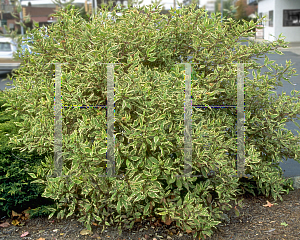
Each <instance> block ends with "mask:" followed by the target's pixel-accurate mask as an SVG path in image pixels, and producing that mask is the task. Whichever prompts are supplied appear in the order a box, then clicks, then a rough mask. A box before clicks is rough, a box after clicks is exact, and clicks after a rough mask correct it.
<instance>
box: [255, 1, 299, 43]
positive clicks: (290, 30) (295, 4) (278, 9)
mask: <svg viewBox="0 0 300 240" xmlns="http://www.w3.org/2000/svg"><path fill="white" fill-rule="evenodd" d="M292 9H300V1H299V0H262V1H259V2H258V8H257V11H258V13H262V14H263V16H264V15H266V16H267V19H269V11H271V10H273V27H270V26H269V22H264V23H263V25H264V39H265V40H269V41H274V40H276V39H278V37H279V34H280V33H282V35H283V36H285V37H286V38H285V41H287V42H300V26H288V27H284V26H283V10H292ZM270 34H272V35H274V36H275V37H272V36H270Z"/></svg>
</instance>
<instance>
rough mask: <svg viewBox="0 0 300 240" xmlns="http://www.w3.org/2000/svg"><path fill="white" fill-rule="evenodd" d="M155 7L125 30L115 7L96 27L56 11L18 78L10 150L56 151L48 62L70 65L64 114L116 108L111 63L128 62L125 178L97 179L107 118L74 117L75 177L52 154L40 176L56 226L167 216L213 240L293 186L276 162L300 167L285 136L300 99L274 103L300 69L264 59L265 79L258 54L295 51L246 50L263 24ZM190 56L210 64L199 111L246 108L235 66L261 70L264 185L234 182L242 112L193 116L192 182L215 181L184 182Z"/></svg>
mask: <svg viewBox="0 0 300 240" xmlns="http://www.w3.org/2000/svg"><path fill="white" fill-rule="evenodd" d="M154 7H155V6H147V7H143V8H129V9H123V10H119V12H122V13H123V15H122V17H118V19H117V21H116V22H113V21H111V20H108V19H107V18H106V16H107V9H105V8H104V9H102V10H101V12H102V13H103V14H102V15H101V16H100V15H99V16H97V17H95V18H94V19H93V20H91V22H86V21H85V20H83V19H82V18H80V17H79V16H78V11H75V10H74V9H73V8H66V9H64V10H61V11H59V12H57V13H56V14H55V16H56V17H58V18H59V21H58V22H57V23H56V24H54V25H51V26H49V27H48V32H47V34H48V36H49V37H43V34H45V32H41V31H39V30H38V28H35V29H33V30H32V32H31V33H32V34H33V36H34V39H35V41H34V43H33V47H34V48H33V49H34V51H36V52H37V53H40V54H35V55H33V54H25V55H24V56H22V58H21V61H22V64H21V67H20V68H19V69H18V70H16V71H15V72H14V77H15V78H16V79H15V80H14V84H16V85H17V87H16V88H14V89H12V90H10V91H7V93H6V94H7V99H8V102H9V105H10V106H11V107H10V109H11V110H15V114H16V115H22V116H23V118H24V119H25V121H24V122H22V123H20V127H21V130H20V131H19V133H18V135H16V136H14V137H12V138H11V139H10V141H11V143H14V144H16V145H17V146H18V148H17V149H20V150H24V149H28V150H33V149H36V150H37V151H38V152H39V153H45V152H49V151H53V152H54V145H53V143H54V99H53V97H54V80H55V78H54V77H53V76H54V75H53V74H54V65H51V64H48V65H47V64H46V63H55V62H56V63H66V62H67V63H68V64H67V65H62V67H61V86H62V87H61V88H62V101H63V105H64V106H71V105H73V106H78V105H93V106H95V105H106V97H107V95H106V94H107V89H106V81H107V65H106V63H121V64H118V65H114V83H115V122H114V127H115V140H116V145H115V160H116V165H115V173H116V175H120V174H125V177H124V178H109V177H106V178H105V177H99V176H98V175H99V174H105V168H106V150H107V146H106V145H107V143H106V137H107V132H106V129H107V125H106V124H107V118H106V109H105V108H103V109H101V108H89V109H80V108H63V109H62V116H63V152H64V165H63V170H62V175H63V176H68V177H53V163H54V160H53V158H51V157H50V158H46V159H45V162H44V165H43V166H44V167H43V168H39V169H38V171H37V172H36V173H30V174H31V176H33V177H34V178H37V181H38V182H41V183H44V184H46V186H47V187H46V189H45V192H44V194H43V196H44V197H48V198H52V199H55V200H56V201H57V209H53V213H52V214H51V215H50V217H52V216H53V215H54V214H57V217H58V218H64V217H69V216H71V215H73V214H74V215H75V214H76V215H78V216H80V217H81V218H80V221H82V222H84V224H85V225H86V226H87V228H89V229H90V228H91V223H92V222H99V223H105V224H106V225H109V224H113V223H119V224H120V226H119V227H120V230H121V226H129V227H132V226H133V224H134V222H135V220H136V219H137V218H141V219H143V218H146V217H148V216H156V217H158V216H160V215H161V216H162V220H163V221H164V222H166V223H170V222H172V221H176V223H177V225H178V226H179V227H181V228H182V229H185V230H186V231H188V232H193V233H194V236H196V235H197V234H198V236H200V237H204V235H211V234H212V229H213V227H215V226H216V225H217V224H218V223H219V222H220V220H221V219H222V217H221V215H222V211H223V210H224V209H227V210H228V209H230V208H231V207H232V206H230V205H228V202H229V201H230V200H232V199H235V198H236V196H237V195H238V194H241V193H243V191H245V190H246V191H249V192H253V188H257V189H258V190H259V191H261V192H262V193H264V194H265V195H269V194H270V193H271V195H272V196H273V197H274V198H275V199H277V197H279V198H280V199H281V197H280V194H283V193H285V192H287V193H288V191H289V189H292V185H291V184H292V183H291V182H290V181H287V180H285V179H284V178H283V177H282V171H281V169H279V170H278V169H277V165H278V164H277V163H278V162H279V161H281V159H282V156H285V157H292V158H294V159H296V160H298V161H299V157H298V156H299V153H300V148H299V144H298V142H299V138H298V137H296V136H293V134H292V133H291V132H290V131H287V130H286V129H284V127H283V124H284V123H285V122H286V121H288V120H291V119H295V118H296V117H297V114H299V112H300V110H299V99H298V98H299V94H298V93H295V92H294V93H292V95H293V97H289V96H286V95H282V96H277V97H276V98H274V97H273V98H272V99H269V94H270V90H271V89H273V88H274V86H277V85H280V84H281V82H280V81H281V79H284V80H285V81H288V78H289V77H290V76H292V75H293V74H295V72H294V69H292V68H291V62H287V64H286V66H285V67H283V66H278V65H277V64H275V63H273V62H270V61H269V60H268V58H267V57H265V63H264V65H263V66H267V67H268V68H269V69H270V70H271V66H272V68H274V69H275V70H276V73H275V74H274V73H271V72H270V73H267V74H264V75H260V68H262V67H263V66H261V65H259V64H258V63H256V62H255V59H253V57H259V56H263V55H265V54H266V53H267V52H269V51H273V50H275V51H276V53H278V54H282V53H281V52H280V51H279V50H277V48H278V47H280V46H285V44H286V43H285V42H284V41H283V40H282V39H279V40H277V41H275V42H273V43H272V44H269V45H259V44H255V43H249V47H247V46H242V45H240V43H238V40H239V39H240V37H248V36H252V35H253V34H254V33H251V32H248V31H249V30H251V29H254V28H255V27H256V26H255V24H254V23H253V22H250V23H247V22H245V23H244V25H238V24H237V23H236V22H235V21H234V20H233V19H226V20H225V19H223V22H221V20H220V16H219V15H214V14H212V17H211V18H209V17H208V16H207V13H206V12H205V11H204V10H203V9H198V10H197V11H195V10H193V8H182V9H180V10H176V13H174V10H173V11H170V14H171V16H173V18H171V17H167V16H165V15H160V14H159V8H160V7H158V8H155V9H154ZM115 12H116V11H115V10H114V11H113V13H112V15H113V16H115ZM115 17H116V16H115ZM233 49H235V50H233ZM180 56H181V57H182V59H181V58H180ZM188 56H193V59H192V61H193V63H199V64H193V65H192V68H193V72H194V75H193V79H192V86H191V88H192V96H193V105H205V104H208V105H215V106H220V105H236V102H237V86H236V79H237V68H236V64H233V63H247V64H245V65H244V73H245V76H246V75H247V73H248V71H249V69H258V74H257V75H255V74H254V79H249V78H247V77H245V80H244V81H245V136H246V138H245V173H246V174H251V175H252V176H253V179H252V181H253V182H254V183H255V185H253V184H250V181H241V180H240V179H239V178H234V177H231V175H235V174H236V170H235V169H236V163H235V160H236V154H237V150H236V146H237V143H236V134H235V131H236V130H235V129H236V122H237V118H236V110H235V109H234V108H225V109H221V110H218V111H216V110H215V109H213V108H212V109H209V108H207V109H204V108H193V116H192V118H193V121H192V138H193V152H192V160H193V169H192V174H193V175H199V174H202V175H203V176H204V177H201V178H200V177H198V178H197V177H180V178H177V177H176V175H183V170H184V150H183V148H184V108H183V106H184V94H185V93H184V87H185V79H184V71H183V68H184V66H183V65H176V63H180V61H181V60H183V62H186V61H187V57H188ZM96 62H100V63H104V64H96ZM270 64H271V65H270ZM284 75H287V77H284ZM256 88H259V89H258V90H257V89H256ZM295 101H296V102H295ZM122 131H123V135H122ZM91 139H93V143H92V144H91V141H90V140H91ZM210 170H214V171H215V175H210ZM241 187H243V188H241ZM241 189H243V191H242V190H241Z"/></svg>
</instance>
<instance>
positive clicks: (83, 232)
mask: <svg viewBox="0 0 300 240" xmlns="http://www.w3.org/2000/svg"><path fill="white" fill-rule="evenodd" d="M91 233H93V232H92V231H90V230H88V229H83V230H82V231H80V234H81V235H89V234H91Z"/></svg>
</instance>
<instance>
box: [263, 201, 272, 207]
mask: <svg viewBox="0 0 300 240" xmlns="http://www.w3.org/2000/svg"><path fill="white" fill-rule="evenodd" d="M273 205H274V204H272V203H270V202H269V201H268V200H267V204H266V205H263V206H264V207H272V206H273Z"/></svg>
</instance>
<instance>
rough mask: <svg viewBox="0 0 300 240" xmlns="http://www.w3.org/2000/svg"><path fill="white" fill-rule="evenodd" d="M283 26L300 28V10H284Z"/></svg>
mask: <svg viewBox="0 0 300 240" xmlns="http://www.w3.org/2000/svg"><path fill="white" fill-rule="evenodd" d="M283 26H284V27H288V26H300V9H293V10H283Z"/></svg>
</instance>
